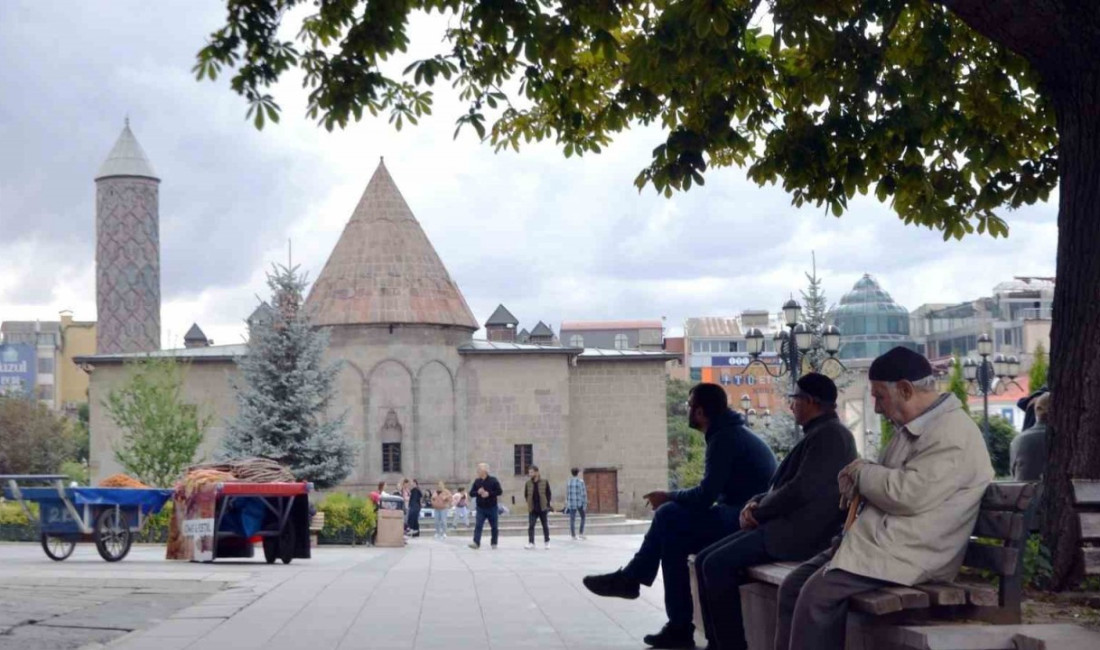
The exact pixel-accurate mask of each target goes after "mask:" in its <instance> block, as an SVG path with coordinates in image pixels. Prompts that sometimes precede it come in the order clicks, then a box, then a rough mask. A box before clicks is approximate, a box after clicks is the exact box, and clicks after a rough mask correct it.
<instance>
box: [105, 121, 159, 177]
mask: <svg viewBox="0 0 1100 650" xmlns="http://www.w3.org/2000/svg"><path fill="white" fill-rule="evenodd" d="M111 176H141V177H144V178H152V179H154V180H160V179H159V178H157V175H156V172H154V171H153V166H152V165H151V164H149V159H148V158H147V157H146V156H145V151H144V150H143V149H142V148H141V145H140V144H138V141H137V138H135V137H134V132H133V131H131V130H130V120H129V119H127V120H126V126H124V127H122V133H120V134H119V136H118V140H116V141H115V146H114V147H113V148H112V149H111V153H109V154H107V160H104V161H103V164H102V165H100V166H99V171H98V172H96V175H95V179H96V180H97V181H98V180H99V179H101V178H110V177H111Z"/></svg>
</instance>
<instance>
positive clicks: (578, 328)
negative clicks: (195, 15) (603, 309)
mask: <svg viewBox="0 0 1100 650" xmlns="http://www.w3.org/2000/svg"><path fill="white" fill-rule="evenodd" d="M663 328H664V323H662V322H661V321H660V319H654V320H567V321H562V323H561V331H563V332H567V331H568V332H592V331H600V330H642V329H658V330H659V329H663Z"/></svg>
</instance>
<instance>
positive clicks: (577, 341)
mask: <svg viewBox="0 0 1100 650" xmlns="http://www.w3.org/2000/svg"><path fill="white" fill-rule="evenodd" d="M569 347H571V348H583V347H584V337H583V336H581V335H580V334H574V335H573V336H570V337H569Z"/></svg>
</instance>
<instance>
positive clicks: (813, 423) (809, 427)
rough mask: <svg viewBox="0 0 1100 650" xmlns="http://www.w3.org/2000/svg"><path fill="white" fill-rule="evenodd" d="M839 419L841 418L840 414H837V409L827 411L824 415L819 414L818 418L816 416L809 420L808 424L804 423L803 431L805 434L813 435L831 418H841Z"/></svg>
mask: <svg viewBox="0 0 1100 650" xmlns="http://www.w3.org/2000/svg"><path fill="white" fill-rule="evenodd" d="M839 419H840V416H839V415H837V413H836V411H832V412H830V413H826V414H824V415H819V416H817V417H816V418H814V419H812V420H810V421H809V422H807V423H806V424H804V425H802V433H803V435H805V436H810V435H813V434H814V433H815V432H816V431H817V430H818V429H820V428H821V426H822V425H823V424H825V423H827V422H829V421H830V420H839Z"/></svg>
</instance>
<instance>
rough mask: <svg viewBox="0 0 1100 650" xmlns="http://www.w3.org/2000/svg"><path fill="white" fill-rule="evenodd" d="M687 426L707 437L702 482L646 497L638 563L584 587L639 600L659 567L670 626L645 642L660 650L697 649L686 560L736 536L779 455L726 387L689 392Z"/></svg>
mask: <svg viewBox="0 0 1100 650" xmlns="http://www.w3.org/2000/svg"><path fill="white" fill-rule="evenodd" d="M688 424H689V425H690V426H691V427H692V428H693V429H697V430H699V431H703V432H705V433H704V435H705V438H706V444H707V450H706V456H705V458H704V466H703V480H702V482H701V483H700V484H699V485H697V486H696V487H693V488H691V489H686V490H675V491H672V492H665V491H663V490H662V491H657V492H650V493H649V494H646V495H645V499H646V500H647V501H649V503H650V505H651V506H652V507H653V509H654V510H655V512H654V515H653V522H652V523H651V524H650V526H649V532H647V533H646V536H645V540H644V541H643V542H642V547H641V548H640V549H638V552H637V553H636V554H635V555H634V559H633V560H631V561H630V563H629V564H627V565H626V566H625V567H624V568H621V569H619V570H618V571H615V572H614V573H608V574H604V575H592V576H587V577H585V579H584V586H585V587H587V588H588V589H589V591H591V592H592V593H594V594H596V595H598V596H614V597H618V598H637V597H638V593H639V587H640V585H646V586H650V585H652V584H653V581H654V580H655V579H656V578H657V569H658V568H660V569H661V571H662V576H663V577H664V583H665V613H666V614H667V615H668V623H667V624H666V625H665V626H664V627H663V628H662V629H661V631H660V632H659V633H657V634H650V635H648V636H646V637H644V639H643V640H644V641H645V642H646V643H647V644H648V645H651V646H653V647H655V648H694V647H695V641H694V629H695V626H694V624H693V623H692V606H691V587H690V584H689V582H688V578H689V576H688V570H687V556H688V555H690V554H692V553H697V552H699V551H700V550H701V549H703V548H705V547H706V546H708V545H710V544H712V543H714V542H716V541H717V540H719V539H722V538H723V537H725V536H727V535H729V534H730V533H732V532H734V531H736V530H737V528H738V517H739V514H740V512H741V509H742V508H743V507H744V506H745V503H747V502H748V500H749V499H750V498H751V497H752V496H753V495H754V494H759V493H760V492H763V491H764V490H766V489H767V486H768V480H769V479H770V478H771V475H772V473H773V472H774V471H775V455H774V454H772V451H771V449H769V448H768V446H767V445H766V444H765V443H764V441H763V440H761V439H760V438H758V437H757V436H756V434H754V433H753V432H752V431H749V429H748V428H747V427H746V426H745V421H744V419H743V418H742V417H741V416H740V415H739V414H737V413H732V412H731V411H730V410H729V406H728V401H727V398H726V391H725V390H724V389H723V388H722V387H721V386H719V385H717V384H697V385H696V386H695V387H694V388H692V389H691V393H690V396H689V398H688ZM833 507H834V508H835V507H836V504H835V503H834V504H833Z"/></svg>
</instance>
